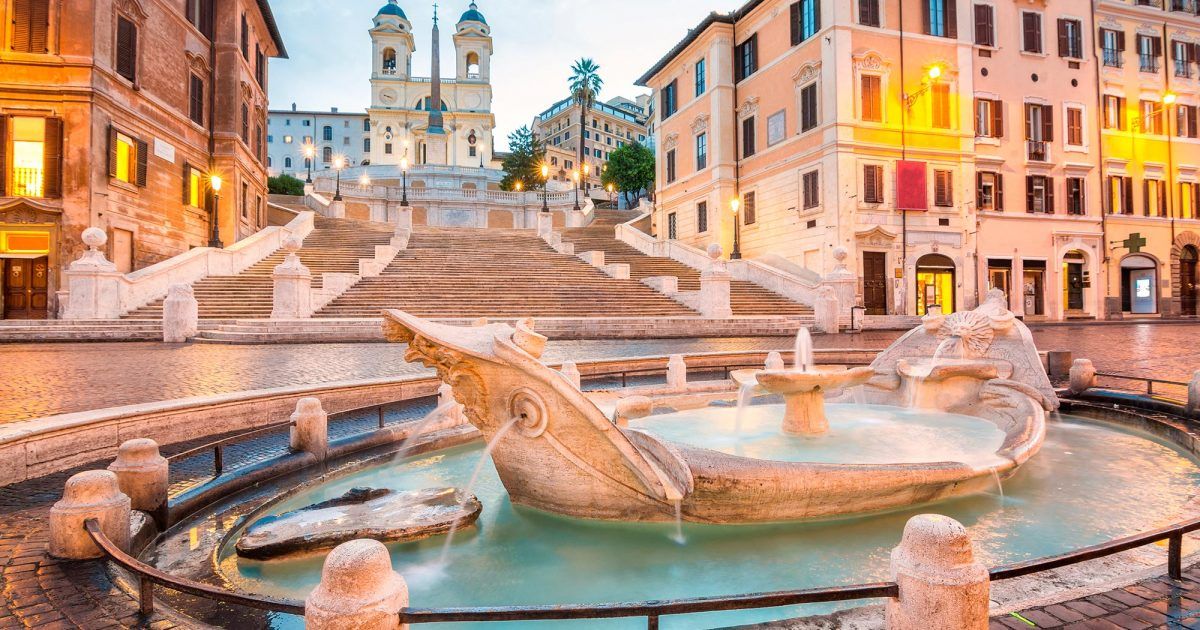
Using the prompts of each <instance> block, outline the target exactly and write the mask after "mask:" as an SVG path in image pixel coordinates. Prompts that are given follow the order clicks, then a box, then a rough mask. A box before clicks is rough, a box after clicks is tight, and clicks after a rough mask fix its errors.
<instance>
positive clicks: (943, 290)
mask: <svg viewBox="0 0 1200 630" xmlns="http://www.w3.org/2000/svg"><path fill="white" fill-rule="evenodd" d="M954 289H955V267H954V261H953V260H950V259H949V258H948V257H946V256H943V255H941V254H926V255H925V256H922V257H921V259H920V260H918V261H917V315H921V316H924V315H927V314H928V313H929V311H928V309H929V307H930V306H941V307H942V314H944V315H949V314H951V313H953V312H954V304H955V295H954V293H955V292H954Z"/></svg>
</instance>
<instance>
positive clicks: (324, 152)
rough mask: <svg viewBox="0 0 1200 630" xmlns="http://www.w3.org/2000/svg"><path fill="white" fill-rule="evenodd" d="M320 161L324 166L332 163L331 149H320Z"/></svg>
mask: <svg viewBox="0 0 1200 630" xmlns="http://www.w3.org/2000/svg"><path fill="white" fill-rule="evenodd" d="M321 161H322V162H325V163H326V164H332V163H333V147H325V148H324V149H321Z"/></svg>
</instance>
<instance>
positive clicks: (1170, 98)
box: [1162, 92, 1179, 105]
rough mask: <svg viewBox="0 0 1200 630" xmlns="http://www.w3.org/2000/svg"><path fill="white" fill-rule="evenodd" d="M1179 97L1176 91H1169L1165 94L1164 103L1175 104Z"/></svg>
mask: <svg viewBox="0 0 1200 630" xmlns="http://www.w3.org/2000/svg"><path fill="white" fill-rule="evenodd" d="M1178 98H1179V96H1178V95H1177V94H1175V93H1174V92H1167V93H1166V94H1163V99H1162V101H1163V104H1164V105H1174V104H1175V101H1176V100H1177V99H1178Z"/></svg>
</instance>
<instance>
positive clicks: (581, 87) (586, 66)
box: [569, 58, 604, 170]
mask: <svg viewBox="0 0 1200 630" xmlns="http://www.w3.org/2000/svg"><path fill="white" fill-rule="evenodd" d="M569 84H570V86H571V97H572V98H574V99H575V102H576V103H577V104H578V105H579V165H578V166H577V167H576V168H579V169H580V170H582V169H583V165H584V164H587V147H585V146H584V145H585V144H586V143H585V142H584V137H585V133H584V132H585V131H586V130H587V118H588V112H589V111H591V109H592V105H593V104H594V103H595V102H596V98H597V97H598V96H600V90H601V89H602V88H603V87H604V79H601V78H600V66H599V65H597V64H596V62H594V61H592V60H591V59H586V58H585V59H580V60H579V61H576V62H575V65H573V66H571V79H570V81H569Z"/></svg>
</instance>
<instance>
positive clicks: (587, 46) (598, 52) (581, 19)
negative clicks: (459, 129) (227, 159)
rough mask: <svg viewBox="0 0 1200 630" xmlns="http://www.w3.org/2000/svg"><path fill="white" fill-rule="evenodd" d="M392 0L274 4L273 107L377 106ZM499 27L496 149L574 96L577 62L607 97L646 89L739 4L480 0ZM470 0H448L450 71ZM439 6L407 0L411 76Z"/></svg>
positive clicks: (445, 42) (425, 62) (445, 28)
mask: <svg viewBox="0 0 1200 630" xmlns="http://www.w3.org/2000/svg"><path fill="white" fill-rule="evenodd" d="M386 2H387V0H334V1H331V0H275V1H274V2H272V3H271V7H272V9H273V10H274V12H275V19H276V20H277V21H278V23H279V29H280V32H281V33H282V34H283V40H284V44H285V45H286V46H287V50H288V55H289V57H290V58H289V59H273V60H272V61H271V75H270V76H271V84H270V91H271V93H270V98H271V108H272V109H288V108H290V107H291V105H292V103H296V105H297V106H298V107H299V108H300V109H302V110H328V109H329V108H331V107H337V108H338V109H339V110H341V111H363V110H365V109H366V108H367V107H368V106H369V105H370V100H371V90H370V78H371V59H370V56H371V40H370V36H369V35H368V33H367V31H368V30H369V29H370V28H371V19H372V18H373V17H375V14H376V12H378V11H379V8H380V7H382V6H383V5H384V4H385V3H386ZM476 2H477V3H478V5H479V10H480V12H482V13H483V14H484V16H485V17H487V20H488V24H489V25H490V26H491V27H492V38H493V48H494V49H495V54H494V56H493V57H492V89H493V105H492V110H493V111H494V112H495V114H496V126H497V129H496V132H495V139H496V147H497V149H503V148H504V147H507V145H508V140H507V138H508V134H509V133H511V132H512V131H513V130H515V129H517V128H518V127H520V126H521V125H528V124H530V123H531V122H532V121H533V117H534V116H536V115H537V114H539V113H541V112H542V111H544V110H545V109H546V108H548V107H550V106H551V105H553V104H554V103H555V102H557V101H559V100H561V99H563V98H566V97H567V79H568V77H569V76H570V67H571V64H572V63H573V62H574V61H575V60H576V59H579V58H580V57H590V58H592V59H594V60H595V61H596V63H598V64H599V65H600V75H601V77H602V78H603V79H604V89H603V90H602V91H601V93H600V98H601V99H602V100H608V99H610V98H613V97H615V96H625V97H627V98H632V97H634V96H636V95H638V94H645V93H648V90H646V89H645V88H639V87H635V86H634V85H633V83H634V81H636V80H637V79H638V77H640V76H641V75H642V74H643V73H644V72H645V71H646V70H649V69H650V67H651V66H652V65H654V63H655V62H656V61H658V60H659V59H660V58H661V57H662V56H663V55H665V54H666V53H667V52H668V51H669V50H670V49H671V48H672V47H673V46H674V45H675V44H676V43H677V42H678V41H679V40H681V39H683V37H684V36H685V35H686V34H687V31H688V29H690V28H693V27H694V26H696V25H697V24H699V23H700V20H702V19H703V18H704V16H705V15H707V14H708V13H709V12H710V11H714V10H715V11H722V12H725V11H730V10H732V9H735V8H737V7H738V6H739V5H740V4H741V3H740V2H739V1H738V0H732V1H731V0H699V1H698V0H599V2H578V1H576V2H568V1H566V0H476ZM468 4H470V0H442V1H441V2H439V7H440V8H439V11H438V13H439V15H440V16H441V18H442V22H441V31H442V76H443V77H453V76H454V63H455V57H454V42H453V35H454V24H455V23H456V22H458V18H459V16H460V15H462V13H463V11H465V10H466V9H467V5H468ZM432 5H433V2H432V0H430V1H429V2H425V1H424V0H421V1H418V0H400V7H401V8H402V9H404V13H405V14H406V15H407V16H408V19H409V21H411V22H412V24H413V31H414V33H415V35H416V43H417V53H416V55H415V57H414V59H413V74H414V75H417V76H429V64H430V56H429V48H430V40H431V38H432V36H431V31H432V29H433V22H432V16H433V6H432Z"/></svg>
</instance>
